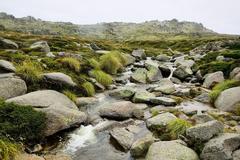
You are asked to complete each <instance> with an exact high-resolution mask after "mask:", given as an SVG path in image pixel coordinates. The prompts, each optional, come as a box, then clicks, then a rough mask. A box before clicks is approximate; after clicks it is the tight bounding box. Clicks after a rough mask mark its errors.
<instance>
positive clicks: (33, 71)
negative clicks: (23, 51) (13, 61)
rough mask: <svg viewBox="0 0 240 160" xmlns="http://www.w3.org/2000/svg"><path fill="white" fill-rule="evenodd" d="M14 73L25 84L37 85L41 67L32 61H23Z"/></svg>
mask: <svg viewBox="0 0 240 160" xmlns="http://www.w3.org/2000/svg"><path fill="white" fill-rule="evenodd" d="M16 73H17V75H19V76H20V77H21V78H22V79H24V80H25V81H26V82H27V83H38V82H39V80H40V79H41V73H42V67H41V65H40V64H39V63H37V62H34V61H33V60H25V61H23V62H22V63H21V64H19V65H18V66H17V71H16Z"/></svg>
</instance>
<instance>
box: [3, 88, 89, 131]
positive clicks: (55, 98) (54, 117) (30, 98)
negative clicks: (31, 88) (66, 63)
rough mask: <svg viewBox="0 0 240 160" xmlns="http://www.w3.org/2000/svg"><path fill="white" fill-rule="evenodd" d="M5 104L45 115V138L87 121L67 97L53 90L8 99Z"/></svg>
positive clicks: (83, 114) (84, 115)
mask: <svg viewBox="0 0 240 160" xmlns="http://www.w3.org/2000/svg"><path fill="white" fill-rule="evenodd" d="M6 102H13V103H16V104H19V105H27V106H32V107H33V108H34V109H36V110H38V111H42V112H44V113H46V115H47V120H46V121H47V122H46V125H47V126H46V128H45V130H44V135H45V136H50V135H53V134H55V133H57V132H58V131H61V130H64V129H67V128H70V127H72V126H75V125H79V124H81V123H83V122H85V121H86V119H87V116H86V114H85V113H83V112H80V111H79V110H78V108H77V106H76V105H75V104H74V103H73V102H72V101H71V100H70V99H69V98H68V97H66V96H65V95H63V94H61V93H59V92H56V91H53V90H42V91H35V92H31V93H28V94H25V95H22V96H19V97H15V98H11V99H8V100H7V101H6Z"/></svg>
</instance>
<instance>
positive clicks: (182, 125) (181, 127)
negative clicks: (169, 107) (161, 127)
mask: <svg viewBox="0 0 240 160" xmlns="http://www.w3.org/2000/svg"><path fill="white" fill-rule="evenodd" d="M191 126H192V125H191V123H189V122H188V121H186V120H183V119H179V118H178V119H175V120H173V121H171V122H170V123H169V124H168V125H167V131H168V132H169V134H170V137H171V138H172V139H176V138H178V137H179V136H180V135H185V132H186V130H187V129H188V128H189V127H191Z"/></svg>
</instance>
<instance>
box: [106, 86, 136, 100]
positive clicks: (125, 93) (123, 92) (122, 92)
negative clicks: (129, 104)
mask: <svg viewBox="0 0 240 160" xmlns="http://www.w3.org/2000/svg"><path fill="white" fill-rule="evenodd" d="M134 94H135V91H133V90H132V89H126V88H123V89H116V90H113V91H111V92H110V93H109V95H110V96H111V97H114V98H117V99H125V100H130V99H131V98H132V97H133V95H134Z"/></svg>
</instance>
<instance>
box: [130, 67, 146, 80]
mask: <svg viewBox="0 0 240 160" xmlns="http://www.w3.org/2000/svg"><path fill="white" fill-rule="evenodd" d="M147 72H148V71H147V70H146V69H145V68H138V69H137V70H136V71H135V72H134V73H133V74H132V75H131V77H130V80H131V81H132V82H136V83H147Z"/></svg>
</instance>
